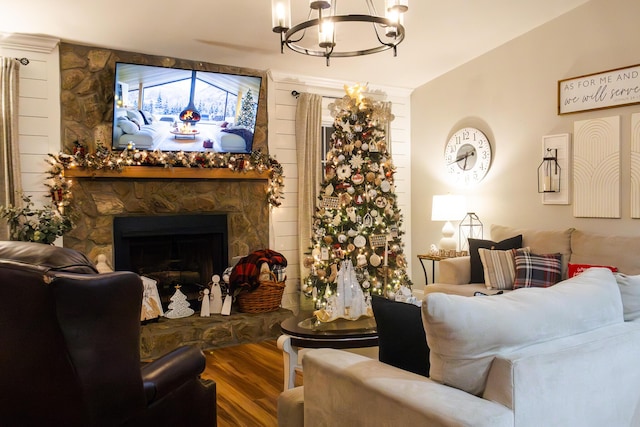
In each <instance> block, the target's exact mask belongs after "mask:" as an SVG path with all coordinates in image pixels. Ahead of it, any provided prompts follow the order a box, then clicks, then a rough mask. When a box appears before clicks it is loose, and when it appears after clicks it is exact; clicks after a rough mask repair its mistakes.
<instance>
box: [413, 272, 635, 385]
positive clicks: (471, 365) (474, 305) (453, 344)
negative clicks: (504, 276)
mask: <svg viewBox="0 0 640 427" xmlns="http://www.w3.org/2000/svg"><path fill="white" fill-rule="evenodd" d="M422 320H423V323H424V327H425V331H426V335H427V341H428V342H429V348H430V362H431V367H430V373H429V375H430V378H431V379H433V380H435V381H438V382H441V383H443V384H447V385H450V386H452V387H455V388H459V389H461V390H464V391H467V392H469V393H473V394H476V395H480V394H481V393H482V391H483V390H484V387H485V383H486V378H487V375H488V373H489V370H490V368H491V363H492V362H493V360H494V358H495V357H496V356H497V355H501V354H507V353H509V352H512V351H515V350H518V349H521V348H524V347H526V346H529V345H532V344H536V343H541V342H546V341H549V340H552V339H555V338H560V337H566V336H570V335H574V334H579V333H582V332H587V331H591V330H595V329H598V328H601V327H604V326H608V325H612V324H616V323H622V322H623V311H622V301H621V299H620V291H619V290H618V285H617V284H616V280H615V278H614V276H613V273H612V272H611V271H610V270H607V269H600V268H593V269H590V270H588V271H586V272H584V273H583V274H581V275H579V276H576V277H574V278H572V279H569V280H566V281H564V282H561V283H558V284H557V285H555V286H553V287H550V288H546V289H542V288H526V289H518V290H515V291H513V292H508V293H505V294H504V295H499V296H494V297H491V298H485V297H479V298H468V297H462V296H458V295H447V294H444V293H430V294H428V295H426V296H425V299H424V303H423V305H422ZM532 325H535V327H532Z"/></svg>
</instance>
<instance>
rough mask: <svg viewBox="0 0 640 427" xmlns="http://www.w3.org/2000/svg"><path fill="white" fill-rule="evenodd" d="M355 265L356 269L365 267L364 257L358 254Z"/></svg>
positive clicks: (365, 260)
mask: <svg viewBox="0 0 640 427" xmlns="http://www.w3.org/2000/svg"><path fill="white" fill-rule="evenodd" d="M356 264H357V265H358V267H364V266H365V265H367V257H366V255H365V254H358V256H357V257H356Z"/></svg>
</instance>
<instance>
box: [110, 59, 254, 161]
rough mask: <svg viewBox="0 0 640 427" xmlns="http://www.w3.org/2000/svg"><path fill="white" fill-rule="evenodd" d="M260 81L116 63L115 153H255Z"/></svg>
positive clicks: (251, 77) (211, 73)
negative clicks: (139, 151) (133, 151)
mask: <svg viewBox="0 0 640 427" xmlns="http://www.w3.org/2000/svg"><path fill="white" fill-rule="evenodd" d="M261 82H262V78H261V77H256V76H241V75H236V74H224V73H217V72H211V71H196V70H184V69H178V68H166V67H158V66H151V65H139V64H127V63H122V62H117V63H116V69H115V87H114V105H113V149H115V150H122V149H125V148H128V149H132V148H136V149H139V150H148V151H153V150H161V151H215V152H222V153H250V152H251V151H252V147H253V137H254V131H255V126H256V117H257V114H258V100H259V99H260V84H261Z"/></svg>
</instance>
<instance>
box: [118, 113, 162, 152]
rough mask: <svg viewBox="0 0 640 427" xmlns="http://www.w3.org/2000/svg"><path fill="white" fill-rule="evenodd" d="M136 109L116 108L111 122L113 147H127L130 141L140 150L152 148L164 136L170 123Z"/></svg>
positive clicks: (155, 146)
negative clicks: (155, 118)
mask: <svg viewBox="0 0 640 427" xmlns="http://www.w3.org/2000/svg"><path fill="white" fill-rule="evenodd" d="M144 114H145V117H143V113H140V112H139V111H138V110H134V109H127V108H116V110H115V114H114V122H113V148H115V149H123V148H127V146H128V145H129V143H130V142H132V143H134V144H135V148H138V149H140V150H154V149H156V148H157V147H158V145H159V144H160V143H161V142H162V141H163V140H164V139H166V138H168V137H169V136H171V134H170V133H169V130H170V124H169V123H168V122H164V121H159V120H158V121H156V120H154V119H153V117H152V116H151V115H150V114H147V113H144ZM147 123H148V124H147Z"/></svg>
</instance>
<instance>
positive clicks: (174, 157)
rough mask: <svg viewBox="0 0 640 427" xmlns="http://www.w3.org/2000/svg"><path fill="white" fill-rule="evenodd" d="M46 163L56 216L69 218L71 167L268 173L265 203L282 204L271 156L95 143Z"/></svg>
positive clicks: (279, 173)
mask: <svg viewBox="0 0 640 427" xmlns="http://www.w3.org/2000/svg"><path fill="white" fill-rule="evenodd" d="M48 162H49V164H50V165H51V168H50V169H49V170H48V171H47V174H48V178H49V182H48V183H46V184H45V185H46V186H47V187H49V190H50V192H51V198H52V199H53V202H54V203H55V205H56V206H57V207H58V210H59V211H60V213H62V214H63V215H65V216H70V215H71V212H70V208H71V198H72V197H71V181H70V180H68V179H67V178H65V176H64V171H65V170H66V169H71V168H83V169H88V170H95V171H99V170H114V171H121V170H122V169H123V168H124V167H126V166H153V167H163V168H173V167H185V168H203V169H204V168H212V169H229V170H232V171H234V172H237V173H247V172H249V171H258V172H260V173H261V172H264V171H268V172H269V183H268V186H267V201H268V203H269V205H270V206H272V207H277V206H280V205H281V204H282V199H283V188H284V177H283V175H282V165H281V164H280V163H279V162H278V161H277V160H276V159H274V158H273V157H271V156H269V155H268V154H264V153H262V152H261V151H259V150H258V151H253V152H252V153H250V154H235V153H234V154H232V153H216V152H212V151H206V152H199V151H189V152H185V151H177V152H173V151H171V152H166V151H160V150H154V151H147V150H138V149H135V148H133V146H130V147H128V148H125V149H124V150H122V151H120V152H113V151H111V150H109V149H108V148H107V147H105V146H104V145H103V144H101V143H98V144H97V148H96V152H95V153H88V152H87V147H86V146H85V145H83V144H80V143H79V142H75V145H74V147H73V154H68V153H58V154H49V157H48Z"/></svg>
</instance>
